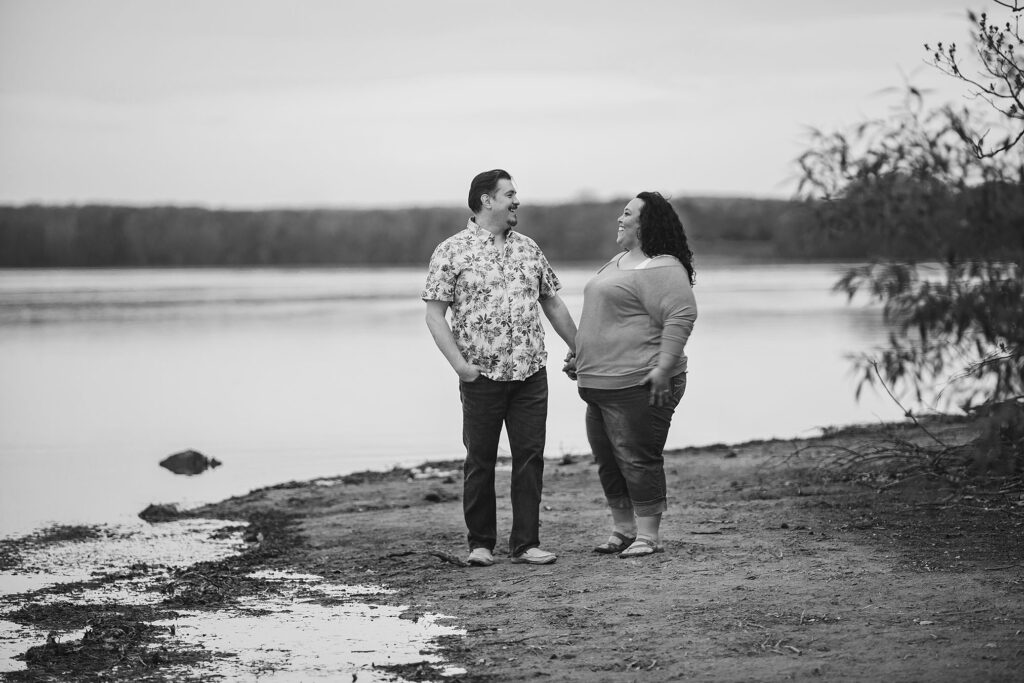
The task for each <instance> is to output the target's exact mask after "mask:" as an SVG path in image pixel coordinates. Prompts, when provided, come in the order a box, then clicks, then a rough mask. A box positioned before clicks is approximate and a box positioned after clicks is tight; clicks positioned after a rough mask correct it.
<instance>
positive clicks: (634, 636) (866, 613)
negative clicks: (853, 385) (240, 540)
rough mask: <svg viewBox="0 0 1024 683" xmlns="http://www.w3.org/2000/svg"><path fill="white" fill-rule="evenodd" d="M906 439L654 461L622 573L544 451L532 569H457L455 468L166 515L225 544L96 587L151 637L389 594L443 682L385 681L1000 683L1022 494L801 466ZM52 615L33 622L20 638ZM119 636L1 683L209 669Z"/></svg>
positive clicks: (582, 480) (502, 530)
mask: <svg viewBox="0 0 1024 683" xmlns="http://www.w3.org/2000/svg"><path fill="white" fill-rule="evenodd" d="M932 431H933V432H937V433H938V434H939V435H940V437H941V438H944V439H948V440H949V441H950V443H956V444H963V443H967V442H968V441H969V440H970V439H971V438H973V436H974V435H975V434H976V430H975V428H974V426H973V425H972V423H971V422H969V421H967V420H938V421H937V422H936V424H935V425H934V426H933V427H932ZM921 437H922V435H921V434H920V430H918V429H916V428H915V427H914V426H913V425H908V424H899V425H891V424H890V425H868V426H857V427H852V428H845V429H840V430H825V434H824V435H822V436H820V437H816V438H807V439H784V440H763V441H752V442H746V443H742V444H733V445H728V444H712V445H708V446H702V447H690V448H685V449H679V450H674V451H670V452H667V453H666V474H667V476H668V479H669V491H670V501H669V504H670V508H669V511H668V512H667V513H666V516H665V522H664V523H663V527H664V529H663V531H664V542H665V546H666V552H665V553H663V554H658V555H655V556H650V557H647V558H638V559H630V560H620V559H618V558H616V557H615V556H599V555H595V554H593V553H591V552H590V550H591V547H592V546H593V545H594V544H595V543H597V542H599V541H600V540H603V537H604V536H605V535H606V532H607V528H608V522H607V520H606V514H605V510H604V508H603V498H602V494H601V491H600V485H599V483H598V482H597V477H596V467H595V466H594V465H593V463H592V459H591V458H590V456H589V455H586V456H564V457H563V458H562V459H561V460H546V461H545V494H544V501H543V503H542V512H541V519H542V524H543V527H542V530H541V542H542V547H545V548H548V549H551V550H553V551H555V552H556V553H558V555H559V558H558V561H557V562H556V563H555V564H553V565H548V566H543V567H530V566H523V565H511V564H510V563H509V562H508V554H507V550H505V549H504V548H503V544H502V543H501V542H500V541H499V545H498V547H497V548H496V549H495V550H496V552H495V556H496V559H497V560H498V562H497V564H496V565H495V566H493V567H488V568H468V567H465V566H463V565H464V562H463V560H464V558H465V555H466V552H467V551H466V548H465V529H464V525H463V520H462V509H461V503H460V500H461V462H462V461H461V459H460V460H444V461H432V462H430V463H424V465H423V466H421V468H393V469H392V470H387V471H381V472H374V471H363V472H358V473H353V474H349V475H344V476H339V477H330V478H321V479H316V480H311V481H307V482H285V483H282V484H278V485H276V486H270V487H264V488H261V489H256V490H254V491H251V492H250V493H248V494H245V495H242V496H236V497H233V498H229V499H227V500H224V501H221V502H219V503H215V504H211V505H206V506H201V507H199V508H196V509H193V510H189V511H186V512H183V513H179V515H178V516H177V518H178V519H183V518H206V519H220V520H230V521H231V522H232V523H233V524H234V525H235V527H236V531H238V532H241V534H242V536H243V537H244V538H245V539H247V541H248V547H247V549H246V550H244V551H243V552H242V553H241V554H239V555H237V556H233V557H229V558H226V559H222V560H218V561H213V562H201V563H198V564H192V565H189V566H186V567H185V568H183V569H181V570H174V571H171V572H167V573H165V574H164V575H161V576H158V575H156V574H154V573H152V572H150V571H149V568H144V567H140V568H134V569H130V570H129V571H128V572H126V573H125V574H123V575H121V576H119V577H113V578H110V577H108V578H107V579H102V580H101V581H107V582H110V583H114V584H118V583H120V584H127V583H129V582H130V581H131V580H132V579H133V578H142V579H144V580H148V583H149V588H148V589H146V590H150V591H154V592H160V593H159V594H160V595H161V596H165V597H162V599H161V601H160V602H158V603H157V604H156V605H155V606H154V607H153V608H152V610H153V611H152V613H148V614H147V613H143V612H139V611H137V610H136V611H135V612H130V610H128V609H127V606H124V607H125V609H122V610H121V611H117V610H110V609H105V610H102V611H103V613H104V615H105V617H106V618H110V619H114V618H115V617H117V618H120V619H121V620H122V622H124V621H127V622H130V623H131V624H142V625H147V624H148V625H150V626H152V623H153V622H154V621H157V619H155V617H156V616H158V615H159V614H163V615H164V616H165V617H166V614H167V613H168V612H173V611H174V610H175V609H181V608H182V607H183V606H185V605H187V606H189V607H190V608H197V609H201V610H208V611H213V612H217V611H221V612H223V611H227V612H230V611H231V610H236V609H238V604H239V600H242V599H245V598H246V597H247V596H249V597H253V596H258V595H261V594H265V593H266V591H267V589H268V586H267V584H266V583H265V582H261V581H258V580H254V579H248V578H243V577H246V576H248V575H249V573H251V572H252V571H255V570H276V571H287V572H295V573H301V574H313V575H318V576H322V577H324V578H325V579H326V580H327V581H329V582H333V583H340V584H345V585H360V584H366V583H372V584H375V585H381V586H385V587H387V588H388V589H389V590H391V591H392V592H391V593H388V594H381V595H374V596H371V597H369V598H368V600H369V602H370V603H371V604H378V605H381V606H390V607H404V608H405V611H404V612H403V615H402V618H404V619H406V620H411V621H413V622H416V621H418V620H420V619H425V618H427V617H429V615H432V614H442V615H446V616H448V617H450V621H451V622H452V623H453V624H454V625H457V626H458V627H460V628H462V629H464V631H465V635H460V636H443V637H441V638H440V639H439V640H438V642H437V643H436V646H437V647H438V648H439V650H438V654H439V655H440V656H441V658H442V660H443V662H446V663H448V664H450V665H454V666H456V667H459V668H460V669H461V670H462V671H464V673H455V674H452V675H448V676H446V677H444V676H442V665H441V664H439V663H437V662H433V661H426V660H425V661H423V662H418V663H412V664H401V665H396V666H395V667H392V668H380V667H378V668H375V669H372V671H375V672H376V675H385V674H386V675H391V676H399V677H400V680H448V681H506V680H527V679H532V678H535V677H537V676H544V677H550V678H551V679H552V680H565V681H592V680H619V679H621V678H622V677H623V676H626V677H627V678H628V679H630V680H632V679H635V680H650V681H657V680H666V679H673V678H682V677H694V678H698V679H700V680H714V681H717V680H721V681H734V680H747V679H758V680H774V679H782V678H787V679H790V678H795V679H797V680H801V679H805V678H806V679H812V678H813V679H816V680H821V679H822V677H824V678H825V679H826V680H851V681H854V680H878V679H907V678H911V679H921V678H926V679H928V680H950V681H953V680H970V679H977V680H981V679H985V680H1014V679H1015V678H1016V673H1017V670H1018V667H1019V664H1020V658H1021V654H1020V653H1021V647H1020V646H1021V640H1020V635H1019V633H1020V632H1021V630H1022V629H1024V596H1022V595H1021V593H1020V591H1019V585H1020V584H1021V582H1022V581H1024V564H1022V563H1024V559H1022V558H1024V520H1022V514H1021V513H1022V512H1024V510H1022V508H1021V507H1020V506H1019V505H1018V504H1019V503H1020V502H1021V501H1020V500H1019V499H1018V500H1012V499H1010V498H1008V497H1006V496H1003V497H1001V498H1000V497H988V498H985V497H982V496H981V495H980V493H979V492H977V491H973V492H971V494H970V495H969V496H966V497H965V496H963V495H962V494H963V492H962V491H961V492H960V493H961V495H960V496H959V498H955V499H954V498H952V497H951V490H950V489H949V487H947V486H945V485H942V484H941V483H940V482H937V481H932V480H928V479H919V480H913V481H910V480H908V481H906V482H901V481H900V480H895V479H893V478H892V476H891V474H887V473H886V470H885V469H884V468H883V469H878V468H872V469H864V470H849V469H842V468H836V467H823V466H822V465H823V464H825V463H826V461H829V460H836V459H838V458H840V457H841V456H842V455H843V454H844V453H849V452H851V451H855V450H862V451H866V450H867V449H871V448H874V447H877V446H879V445H885V444H888V443H892V442H894V440H899V441H903V442H913V441H915V440H917V441H923V439H922V438H921ZM428 468H432V469H428ZM417 472H419V475H417V474H416V473H417ZM497 490H498V492H499V501H498V504H499V511H498V520H499V539H500V538H501V537H502V535H503V534H507V530H508V524H509V522H510V511H509V507H508V477H507V473H506V472H504V471H502V468H499V472H498V475H497ZM502 493H503V494H504V495H502ZM954 493H955V492H954ZM147 576H148V579H147ZM144 582H145V581H144ZM169 587H170V588H169ZM67 589H68V587H67V586H65V587H63V588H61V587H55V588H54V589H53V590H49V591H47V592H48V593H49V594H50V595H53V594H54V593H56V592H59V591H60V590H67ZM168 591H170V592H168ZM261 591H262V593H261ZM166 596H169V597H166ZM8 597H9V596H5V599H4V604H5V605H10V601H9V600H8V599H7V598H8ZM23 602H24V603H25V604H31V603H32V596H31V595H29V596H26V598H25V600H24V601H23ZM328 604H330V603H328ZM23 606H24V605H23ZM90 609H92V610H93V617H92V618H93V622H94V624H95V623H96V615H95V612H96V611H97V610H98V607H97V606H96V605H93V606H92V607H91V608H90V606H89V605H85V606H82V607H80V608H78V609H77V610H76V611H74V614H70V612H71V610H68V609H65V610H64V613H63V614H61V615H56V616H60V618H62V619H64V620H66V621H67V620H76V619H77V620H80V623H81V626H82V627H84V626H85V624H86V623H87V622H88V619H89V614H90ZM23 612H24V610H23ZM54 616H55V615H53V614H49V615H47V614H45V610H37V613H36V614H35V622H34V623H36V624H37V625H40V624H47V623H52V621H50V622H48V621H47V619H52V618H53V617H54ZM31 617H32V615H29V614H24V613H23V614H21V615H20V618H22V619H24V621H23V622H21V623H25V622H31V621H32V618H31ZM267 618H273V617H267ZM147 619H149V621H147ZM111 623H113V622H111ZM160 623H161V624H162V623H165V622H160ZM123 625H124V624H123V623H122V626H123ZM94 628H95V626H94ZM121 630H122V631H124V630H125V629H123V628H122V629H121ZM135 632H137V633H138V638H137V639H136V640H134V641H132V642H131V643H125V649H124V651H125V652H133V653H135V655H134V656H135V659H132V658H131V657H128V658H126V659H124V660H117V661H114V662H112V663H111V662H108V664H110V667H108V668H107V669H90V668H88V667H87V666H86V664H85V663H84V661H78V662H77V663H76V661H74V658H73V657H70V655H69V652H70V650H71V649H72V648H71V647H70V646H68V647H65V649H64V651H63V652H62V651H61V648H60V645H61V644H58V645H56V646H53V647H50V649H49V650H48V651H47V649H46V646H45V645H44V646H42V650H41V651H37V655H38V659H37V661H36V662H35V663H34V664H33V665H32V667H30V669H29V671H28V672H21V673H18V672H16V673H12V674H7V677H8V680H45V678H42V677H40V676H42V675H43V674H44V672H45V671H46V666H47V665H46V662H47V661H50V663H51V664H53V663H56V664H59V665H60V666H64V667H70V668H68V669H66V670H68V671H73V672H74V671H77V674H78V675H82V676H86V677H87V676H89V675H98V673H97V672H99V671H105V672H106V673H105V674H104V675H108V676H112V678H105V679H104V680H151V681H162V680H179V678H178V677H174V678H171V677H168V674H167V673H166V672H167V671H169V670H170V669H169V668H168V667H170V666H172V665H175V666H178V665H180V666H186V667H187V666H188V664H189V662H190V661H191V662H193V664H198V663H199V662H201V661H204V660H203V658H204V657H210V656H212V653H209V652H205V651H198V650H196V649H195V648H192V649H189V648H187V647H176V645H175V636H174V635H173V634H172V633H170V632H168V629H167V627H165V626H159V627H156V626H154V627H152V628H151V629H149V630H146V629H145V628H143V627H141V626H136V627H135ZM179 645H180V643H179ZM268 647H272V644H270V643H268ZM47 655H48V656H49V660H47ZM69 657H70V658H69ZM161 657H163V658H164V661H161ZM133 663H134V664H133ZM76 666H77V667H78V669H76V668H75V667H76ZM112 667H120V668H118V669H116V670H115V669H114V668H112ZM369 671H370V670H368V671H367V673H368V674H369ZM162 672H163V673H162Z"/></svg>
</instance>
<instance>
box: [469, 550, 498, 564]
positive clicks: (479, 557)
mask: <svg viewBox="0 0 1024 683" xmlns="http://www.w3.org/2000/svg"><path fill="white" fill-rule="evenodd" d="M466 562H468V563H469V564H471V565H474V566H476V567H490V566H491V565H492V564H494V555H492V554H491V551H490V550H488V549H487V548H473V550H472V552H470V553H469V558H467V559H466Z"/></svg>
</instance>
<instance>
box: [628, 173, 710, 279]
mask: <svg viewBox="0 0 1024 683" xmlns="http://www.w3.org/2000/svg"><path fill="white" fill-rule="evenodd" d="M637 199H640V200H641V201H643V203H644V204H643V206H642V207H641V208H640V248H641V249H642V250H643V252H644V253H645V254H647V255H648V256H651V257H654V256H661V255H662V254H669V255H671V256H675V257H676V258H677V259H679V262H680V263H682V264H683V267H684V268H686V273H687V275H688V276H689V278H690V284H691V285H694V284H696V283H697V271H696V270H695V269H694V267H693V252H692V251H690V245H689V244H688V243H687V240H686V231H685V230H683V222H682V221H681V220H679V214H677V213H676V210H675V209H674V208H672V205H671V204H670V203H669V201H668V200H667V199H665V198H664V197H662V196H661V194H660V193H658V192H641V193H640V194H638V195H637Z"/></svg>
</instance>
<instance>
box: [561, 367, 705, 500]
mask: <svg viewBox="0 0 1024 683" xmlns="http://www.w3.org/2000/svg"><path fill="white" fill-rule="evenodd" d="M685 391H686V373H685V372H684V373H680V374H678V375H676V376H675V377H673V378H672V400H670V401H669V402H668V405H662V406H659V407H655V406H652V405H650V404H649V399H650V395H651V390H650V388H649V387H648V386H646V385H642V386H636V387H628V388H626V389H586V388H583V387H581V388H580V389H579V392H580V397H581V398H582V399H583V400H584V401H586V402H587V439H588V440H589V441H590V448H591V450H593V452H594V459H595V460H597V474H598V478H600V480H601V487H602V488H603V489H604V495H605V499H606V500H607V501H608V506H609V507H612V508H617V509H621V510H630V509H632V510H633V511H634V512H635V513H636V514H637V515H639V516H641V517H650V516H651V515H657V514H660V513H662V512H664V511H665V510H666V509H667V507H668V505H667V503H666V500H665V499H666V486H665V458H664V455H663V451H664V450H665V440H666V439H667V438H668V428H669V426H670V425H671V424H672V413H673V412H674V411H675V409H676V406H677V405H678V404H679V400H680V399H681V398H682V397H683V392H685Z"/></svg>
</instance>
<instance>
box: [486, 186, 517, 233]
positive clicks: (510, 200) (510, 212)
mask: <svg viewBox="0 0 1024 683" xmlns="http://www.w3.org/2000/svg"><path fill="white" fill-rule="evenodd" d="M488 200H489V201H490V207H491V213H492V215H493V216H494V218H495V220H499V221H500V220H502V218H504V219H505V223H506V224H507V225H508V227H510V228H514V227H515V225H516V223H518V222H519V218H518V216H516V209H518V208H519V197H518V196H517V195H516V187H515V185H513V184H512V181H511V180H508V179H505V178H502V179H501V180H499V181H498V189H497V190H495V191H494V195H493V196H491V197H489V198H488Z"/></svg>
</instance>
